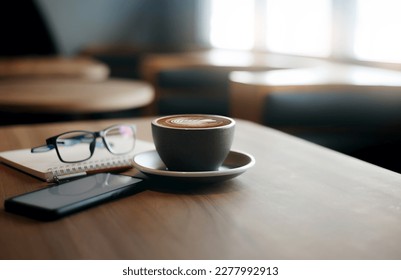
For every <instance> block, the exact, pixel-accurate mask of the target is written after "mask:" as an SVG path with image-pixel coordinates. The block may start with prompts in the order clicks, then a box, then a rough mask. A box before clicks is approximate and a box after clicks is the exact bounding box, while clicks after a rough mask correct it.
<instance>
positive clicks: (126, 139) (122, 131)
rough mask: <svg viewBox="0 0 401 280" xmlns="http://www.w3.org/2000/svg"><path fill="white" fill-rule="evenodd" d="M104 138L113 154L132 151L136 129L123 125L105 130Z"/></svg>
mask: <svg viewBox="0 0 401 280" xmlns="http://www.w3.org/2000/svg"><path fill="white" fill-rule="evenodd" d="M104 140H105V142H106V145H107V146H108V148H109V150H110V152H112V153H113V154H125V153H128V152H130V151H131V150H132V149H133V148H134V145H135V131H134V129H133V127H131V126H128V125H121V126H115V127H111V128H109V129H107V130H105V133H104Z"/></svg>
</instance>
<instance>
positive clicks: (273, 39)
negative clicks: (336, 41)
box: [266, 0, 381, 57]
mask: <svg viewBox="0 0 401 280" xmlns="http://www.w3.org/2000/svg"><path fill="white" fill-rule="evenodd" d="M380 1H381V0H380ZM266 9H267V10H266V14H267V16H266V29H267V30H266V45H267V48H268V49H269V50H271V51H275V52H281V53H288V54H298V55H310V56H321V57H324V56H329V55H330V53H331V47H330V45H331V0H302V1H300V0H268V1H267V5H266Z"/></svg>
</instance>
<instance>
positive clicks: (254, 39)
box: [209, 0, 401, 63]
mask: <svg viewBox="0 0 401 280" xmlns="http://www.w3.org/2000/svg"><path fill="white" fill-rule="evenodd" d="M209 1H210V15H209V22H210V26H209V28H210V29H209V30H210V32H209V43H210V44H211V46H212V47H216V48H225V49H236V50H269V51H272V52H278V53H285V54H295V55H305V56H315V57H327V58H337V59H358V60H368V61H378V62H398V63H401V52H400V51H399V50H400V49H401V39H400V38H401V37H400V36H398V31H399V30H401V16H399V15H398V14H399V12H400V11H401V1H400V0H209Z"/></svg>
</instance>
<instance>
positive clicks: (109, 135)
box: [31, 125, 136, 163]
mask: <svg viewBox="0 0 401 280" xmlns="http://www.w3.org/2000/svg"><path fill="white" fill-rule="evenodd" d="M99 137H100V138H101V139H102V141H97V138H99ZM135 138H136V137H135V126H133V125H113V126H111V127H108V128H106V129H104V130H101V131H97V132H92V131H85V130H74V131H68V132H64V133H62V134H59V135H56V136H53V137H50V138H48V139H46V145H43V146H39V147H34V148H32V149H31V153H43V152H48V151H50V150H53V149H56V152H57V156H58V158H59V159H60V160H61V161H62V162H65V163H76V162H81V161H85V160H87V159H89V158H91V157H92V155H93V153H94V151H95V147H98V148H104V147H106V149H107V150H108V151H109V152H110V153H112V154H115V155H122V154H126V153H129V152H130V151H132V150H133V149H134V146H135Z"/></svg>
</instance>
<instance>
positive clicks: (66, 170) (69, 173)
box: [48, 156, 133, 182]
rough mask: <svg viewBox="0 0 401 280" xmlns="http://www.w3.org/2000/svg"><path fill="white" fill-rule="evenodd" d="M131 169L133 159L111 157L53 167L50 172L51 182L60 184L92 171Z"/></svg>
mask: <svg viewBox="0 0 401 280" xmlns="http://www.w3.org/2000/svg"><path fill="white" fill-rule="evenodd" d="M131 167H133V164H132V157H129V156H127V157H110V158H105V159H99V160H88V161H83V162H78V163H72V164H67V165H63V166H58V167H53V168H49V169H48V172H49V173H50V174H51V175H50V176H51V178H49V180H53V181H55V182H59V181H61V180H65V179H70V178H72V177H77V176H84V175H86V174H87V173H88V172H91V171H94V172H95V171H99V172H101V171H110V170H115V169H120V168H131Z"/></svg>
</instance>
